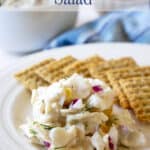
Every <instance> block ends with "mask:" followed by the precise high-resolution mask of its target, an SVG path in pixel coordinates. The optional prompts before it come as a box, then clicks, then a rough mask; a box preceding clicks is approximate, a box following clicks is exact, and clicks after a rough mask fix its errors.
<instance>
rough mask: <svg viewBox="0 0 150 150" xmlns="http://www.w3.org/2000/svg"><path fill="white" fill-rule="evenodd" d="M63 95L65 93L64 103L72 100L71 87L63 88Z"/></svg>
mask: <svg viewBox="0 0 150 150" xmlns="http://www.w3.org/2000/svg"><path fill="white" fill-rule="evenodd" d="M64 91H65V95H66V100H65V103H67V104H69V103H71V101H72V100H73V93H72V89H71V88H65V89H64Z"/></svg>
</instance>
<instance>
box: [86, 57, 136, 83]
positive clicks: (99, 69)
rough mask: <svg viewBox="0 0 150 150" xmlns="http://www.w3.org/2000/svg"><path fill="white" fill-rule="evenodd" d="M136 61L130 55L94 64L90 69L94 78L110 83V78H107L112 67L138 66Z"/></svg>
mask: <svg viewBox="0 0 150 150" xmlns="http://www.w3.org/2000/svg"><path fill="white" fill-rule="evenodd" d="M136 65H137V64H136V62H135V61H134V60H133V59H132V58H130V57H124V58H120V59H116V60H115V59H114V60H109V61H107V62H100V63H98V64H96V65H93V64H92V66H91V67H90V69H89V71H90V74H91V76H92V77H93V78H98V79H101V80H103V81H104V82H106V83H108V84H110V83H109V80H108V78H107V75H106V73H107V71H109V70H112V69H119V68H125V67H128V66H131V67H132V66H136Z"/></svg>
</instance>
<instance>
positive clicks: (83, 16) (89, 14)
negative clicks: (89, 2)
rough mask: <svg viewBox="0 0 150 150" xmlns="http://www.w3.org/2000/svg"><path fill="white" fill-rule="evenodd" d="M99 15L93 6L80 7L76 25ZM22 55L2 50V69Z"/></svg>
mask: <svg viewBox="0 0 150 150" xmlns="http://www.w3.org/2000/svg"><path fill="white" fill-rule="evenodd" d="M97 17H99V14H97V13H96V11H95V10H94V9H93V8H88V10H87V11H86V12H85V11H84V9H80V11H79V15H78V18H77V22H76V26H80V25H82V24H84V23H86V22H89V21H91V20H94V19H96V18H97ZM22 57H24V56H23V55H22V56H18V55H14V54H10V53H6V52H5V51H4V50H0V70H2V69H7V68H8V67H11V65H13V64H15V63H14V62H15V61H19V59H20V58H22Z"/></svg>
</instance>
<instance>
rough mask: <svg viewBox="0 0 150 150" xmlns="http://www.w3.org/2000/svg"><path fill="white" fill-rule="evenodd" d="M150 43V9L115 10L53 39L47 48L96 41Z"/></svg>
mask: <svg viewBox="0 0 150 150" xmlns="http://www.w3.org/2000/svg"><path fill="white" fill-rule="evenodd" d="M120 41H123V42H135V43H149V44H150V10H138V11H137V10H132V9H131V10H128V11H115V12H112V13H109V14H107V15H105V16H103V17H100V18H98V19H97V20H95V21H93V22H90V23H87V24H85V25H83V26H81V27H79V28H75V29H73V30H71V31H68V32H66V33H63V34H62V35H60V36H58V37H56V38H55V39H53V40H52V41H51V42H50V43H49V45H48V47H47V48H54V47H60V46H68V45H76V44H83V43H94V42H120Z"/></svg>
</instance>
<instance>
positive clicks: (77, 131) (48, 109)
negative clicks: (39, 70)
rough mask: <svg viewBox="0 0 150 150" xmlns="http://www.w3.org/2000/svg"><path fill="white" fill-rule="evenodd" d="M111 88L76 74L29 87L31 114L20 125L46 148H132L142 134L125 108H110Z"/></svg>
mask: <svg viewBox="0 0 150 150" xmlns="http://www.w3.org/2000/svg"><path fill="white" fill-rule="evenodd" d="M114 97H115V95H114V92H113V91H112V90H111V88H110V87H108V86H107V85H106V84H105V83H104V82H102V81H100V80H98V79H91V78H84V77H82V76H80V75H78V74H74V75H72V76H71V77H70V78H66V79H62V80H60V81H59V82H56V83H53V84H52V85H50V86H49V87H40V88H38V89H37V90H33V91H32V98H31V104H32V108H33V117H32V118H30V119H28V120H27V122H26V123H25V124H23V125H21V129H22V131H23V133H24V134H25V135H26V136H27V137H28V138H29V139H30V141H31V142H32V143H34V144H39V145H41V146H43V147H45V149H47V150H136V149H137V148H139V147H142V146H144V144H145V137H144V135H143V133H142V132H141V131H140V130H139V129H136V128H135V126H134V121H133V119H132V118H131V116H130V113H129V112H128V110H122V109H119V108H118V110H117V111H116V108H115V109H114V107H117V106H114V105H113V104H114Z"/></svg>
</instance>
